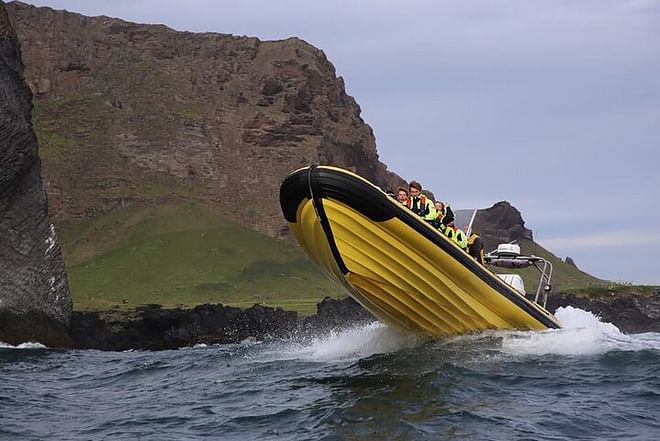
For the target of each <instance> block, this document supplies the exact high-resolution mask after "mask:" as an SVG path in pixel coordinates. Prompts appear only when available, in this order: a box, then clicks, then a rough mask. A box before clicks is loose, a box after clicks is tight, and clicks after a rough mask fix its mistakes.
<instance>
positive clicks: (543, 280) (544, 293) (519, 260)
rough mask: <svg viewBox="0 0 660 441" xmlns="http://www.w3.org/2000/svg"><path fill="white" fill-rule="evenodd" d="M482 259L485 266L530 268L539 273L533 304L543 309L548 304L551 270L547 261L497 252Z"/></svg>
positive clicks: (541, 258) (536, 257)
mask: <svg viewBox="0 0 660 441" xmlns="http://www.w3.org/2000/svg"><path fill="white" fill-rule="evenodd" d="M484 257H485V259H484V260H485V261H486V263H487V264H489V265H492V266H496V267H500V268H511V269H521V268H528V267H530V266H533V267H535V268H536V269H537V270H538V271H539V274H540V278H539V281H538V284H537V286H536V292H535V295H534V302H536V303H538V304H539V305H542V306H543V307H544V308H545V305H546V304H547V302H548V294H549V293H550V291H552V284H551V283H550V281H551V280H552V269H553V268H552V263H551V262H550V261H549V260H547V259H544V258H543V257H539V256H535V255H529V256H525V255H520V254H515V253H501V252H497V250H495V251H491V252H489V253H488V254H486V255H485V256H484Z"/></svg>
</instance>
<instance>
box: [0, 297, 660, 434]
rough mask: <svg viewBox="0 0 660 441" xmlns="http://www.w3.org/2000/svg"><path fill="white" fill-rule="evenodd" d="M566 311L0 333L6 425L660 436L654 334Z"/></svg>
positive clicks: (21, 429) (659, 365) (119, 430)
mask: <svg viewBox="0 0 660 441" xmlns="http://www.w3.org/2000/svg"><path fill="white" fill-rule="evenodd" d="M556 316H557V317H558V319H559V320H560V321H561V323H562V324H563V326H564V329H561V330H552V331H546V332H536V333H535V332H485V333H480V334H476V335H468V336H462V337H455V338H451V339H447V340H443V341H421V340H418V339H415V338H413V337H411V336H407V335H401V334H398V333H397V332H395V331H393V330H392V329H389V328H387V327H385V326H383V325H380V324H378V323H373V324H370V325H367V326H362V327H358V328H354V329H349V330H346V331H344V332H340V333H335V334H331V335H325V336H318V337H316V338H307V339H298V340H293V341H282V340H273V341H267V342H257V341H253V340H247V341H244V342H242V343H241V344H236V345H224V346H221V345H219V346H197V347H193V348H183V349H180V350H176V351H162V352H138V351H133V352H131V351H129V352H100V351H58V350H51V349H48V348H45V347H43V346H42V345H39V344H36V343H34V344H25V345H21V346H19V347H13V346H9V345H3V344H0V439H2V440H5V439H6V440H37V439H48V440H51V439H55V440H101V439H102V440H197V439H218V440H225V439H226V440H252V439H255V440H257V439H258V440H317V439H323V440H344V439H345V440H371V439H396V440H426V439H429V440H466V439H467V440H472V439H474V440H658V439H660V334H657V333H655V334H654V333H649V334H638V335H625V334H622V333H621V332H619V330H618V329H617V328H616V327H614V326H612V325H611V324H607V323H601V322H600V321H599V320H598V319H597V318H595V317H594V316H592V315H591V314H590V313H588V312H585V311H582V310H579V309H573V308H570V307H569V308H560V309H559V310H558V311H557V313H556Z"/></svg>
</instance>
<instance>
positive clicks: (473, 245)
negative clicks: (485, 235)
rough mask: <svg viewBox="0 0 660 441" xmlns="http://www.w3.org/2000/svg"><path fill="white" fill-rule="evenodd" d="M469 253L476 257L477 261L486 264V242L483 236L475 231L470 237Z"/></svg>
mask: <svg viewBox="0 0 660 441" xmlns="http://www.w3.org/2000/svg"><path fill="white" fill-rule="evenodd" d="M467 243H468V253H469V254H470V256H472V257H474V258H475V259H476V260H477V262H479V263H480V264H482V265H485V261H484V243H483V241H482V240H481V237H479V235H478V234H477V233H475V232H474V231H473V232H472V234H471V235H470V237H469V238H468V241H467Z"/></svg>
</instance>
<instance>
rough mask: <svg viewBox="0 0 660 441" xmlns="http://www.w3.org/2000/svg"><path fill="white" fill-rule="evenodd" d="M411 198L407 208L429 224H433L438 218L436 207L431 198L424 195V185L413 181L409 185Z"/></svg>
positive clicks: (407, 202)
mask: <svg viewBox="0 0 660 441" xmlns="http://www.w3.org/2000/svg"><path fill="white" fill-rule="evenodd" d="M409 190H410V198H408V200H407V201H406V206H407V207H408V208H410V209H411V210H412V211H413V212H415V213H416V214H417V215H418V216H420V217H422V218H423V219H424V220H425V221H427V222H433V220H435V218H436V217H437V213H436V211H435V205H433V201H431V199H430V198H427V197H426V195H423V194H422V184H420V183H419V182H417V181H412V182H411V183H410V185H409Z"/></svg>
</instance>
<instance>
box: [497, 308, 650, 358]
mask: <svg viewBox="0 0 660 441" xmlns="http://www.w3.org/2000/svg"><path fill="white" fill-rule="evenodd" d="M555 317H557V319H558V320H559V322H560V323H561V325H562V328H561V329H551V330H547V331H542V332H506V333H503V335H502V337H503V339H502V351H503V352H505V353H510V354H533V355H545V354H557V355H592V354H600V353H604V352H609V351H612V350H621V351H640V350H644V349H656V350H660V334H658V333H646V334H630V335H628V334H624V333H622V332H621V331H620V330H619V328H617V327H616V326H614V325H613V324H611V323H605V322H602V321H601V320H600V319H599V318H598V317H597V316H595V315H594V314H592V313H591V312H588V311H584V310H582V309H579V308H574V307H572V306H566V307H560V308H558V309H557V311H556V312H555Z"/></svg>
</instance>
